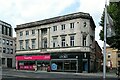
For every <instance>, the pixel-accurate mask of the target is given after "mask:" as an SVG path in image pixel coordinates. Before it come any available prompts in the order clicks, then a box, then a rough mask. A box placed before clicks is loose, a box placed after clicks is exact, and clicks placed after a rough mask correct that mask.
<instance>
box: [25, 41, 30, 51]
mask: <svg viewBox="0 0 120 80" xmlns="http://www.w3.org/2000/svg"><path fill="white" fill-rule="evenodd" d="M25 43H26V49H29V40H25Z"/></svg>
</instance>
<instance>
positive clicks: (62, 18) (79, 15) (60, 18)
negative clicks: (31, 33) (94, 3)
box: [15, 12, 95, 31]
mask: <svg viewBox="0 0 120 80" xmlns="http://www.w3.org/2000/svg"><path fill="white" fill-rule="evenodd" d="M77 18H84V19H90V22H91V23H92V25H93V28H95V24H94V21H93V19H92V17H91V16H90V14H88V13H83V12H77V13H72V14H68V15H63V16H58V17H54V18H49V19H44V20H40V21H35V22H30V23H25V24H20V25H17V27H16V28H15V31H16V30H19V29H24V28H31V27H35V26H40V25H46V24H51V23H56V22H61V21H66V20H72V19H77Z"/></svg>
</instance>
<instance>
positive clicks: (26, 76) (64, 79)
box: [2, 69, 120, 80]
mask: <svg viewBox="0 0 120 80" xmlns="http://www.w3.org/2000/svg"><path fill="white" fill-rule="evenodd" d="M2 78H3V79H2V80H103V79H102V77H97V76H92V77H91V76H89V75H87V76H85V75H77V74H67V73H64V74H61V73H56V72H40V71H39V72H35V71H16V70H12V69H3V71H2ZM106 80H120V79H118V78H112V79H111V78H107V79H106Z"/></svg>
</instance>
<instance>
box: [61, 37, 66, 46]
mask: <svg viewBox="0 0 120 80" xmlns="http://www.w3.org/2000/svg"><path fill="white" fill-rule="evenodd" d="M61 41H62V43H61V45H62V47H65V36H62V37H61Z"/></svg>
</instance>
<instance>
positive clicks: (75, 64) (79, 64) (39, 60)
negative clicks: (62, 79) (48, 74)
mask: <svg viewBox="0 0 120 80" xmlns="http://www.w3.org/2000/svg"><path fill="white" fill-rule="evenodd" d="M34 65H36V67H37V70H41V71H46V70H47V67H48V66H50V68H51V71H59V72H79V73H82V72H92V71H93V70H94V61H93V59H90V53H80V52H59V53H58V52H54V53H48V54H47V55H46V54H45V55H29V56H24V55H21V56H16V69H24V70H34Z"/></svg>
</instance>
